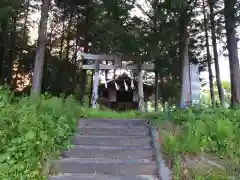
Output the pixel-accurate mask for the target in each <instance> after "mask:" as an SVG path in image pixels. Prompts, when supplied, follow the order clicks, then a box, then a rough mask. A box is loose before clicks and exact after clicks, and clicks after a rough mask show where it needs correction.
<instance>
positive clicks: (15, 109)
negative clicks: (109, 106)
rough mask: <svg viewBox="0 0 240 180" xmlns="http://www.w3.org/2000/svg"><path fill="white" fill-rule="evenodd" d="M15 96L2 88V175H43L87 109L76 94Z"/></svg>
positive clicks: (36, 177) (0, 92)
mask: <svg viewBox="0 0 240 180" xmlns="http://www.w3.org/2000/svg"><path fill="white" fill-rule="evenodd" d="M11 100H13V99H11V97H10V96H9V95H8V93H6V92H5V91H0V117H1V118H0V119H1V120H0V139H1V147H0V179H42V178H43V177H41V171H42V169H43V168H44V165H45V163H47V160H48V158H49V157H51V156H53V157H54V156H56V155H57V152H58V150H59V149H60V148H61V147H63V146H67V145H68V139H69V136H70V135H72V133H73V130H74V128H75V125H76V120H77V118H80V117H82V116H83V113H82V111H81V108H80V107H79V105H78V104H77V103H76V102H75V100H73V98H72V97H69V98H67V99H65V100H64V99H62V98H55V97H47V96H43V97H42V98H41V99H39V100H37V101H32V100H31V99H30V98H28V97H25V98H20V99H19V101H17V102H11Z"/></svg>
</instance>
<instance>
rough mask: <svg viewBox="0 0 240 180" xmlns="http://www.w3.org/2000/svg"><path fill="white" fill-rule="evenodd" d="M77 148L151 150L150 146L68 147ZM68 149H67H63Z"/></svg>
mask: <svg viewBox="0 0 240 180" xmlns="http://www.w3.org/2000/svg"><path fill="white" fill-rule="evenodd" d="M72 148H78V149H81V148H82V149H89V150H91V149H93V150H95V149H99V150H151V151H152V150H153V148H152V147H151V146H104V145H101V146H91V145H71V146H70V149H72ZM65 150H68V149H65Z"/></svg>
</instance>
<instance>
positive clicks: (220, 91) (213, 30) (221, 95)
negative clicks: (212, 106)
mask: <svg viewBox="0 0 240 180" xmlns="http://www.w3.org/2000/svg"><path fill="white" fill-rule="evenodd" d="M208 6H209V8H210V22H211V35H212V48H213V55H214V64H215V71H216V81H217V87H218V94H219V99H220V104H221V106H222V107H224V106H225V100H224V91H223V87H222V81H221V75H220V69H219V60H218V52H217V38H216V28H215V21H214V17H215V15H214V9H213V7H214V0H208Z"/></svg>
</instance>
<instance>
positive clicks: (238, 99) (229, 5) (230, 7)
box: [224, 0, 240, 107]
mask: <svg viewBox="0 0 240 180" xmlns="http://www.w3.org/2000/svg"><path fill="white" fill-rule="evenodd" d="M236 3H237V0H224V16H225V28H226V33H227V34H226V35H227V49H228V54H229V67H230V78H231V94H232V97H231V104H232V106H233V107H236V106H239V105H240V83H239V79H240V69H239V58H238V49H237V36H236V29H235V26H236V9H235V5H236Z"/></svg>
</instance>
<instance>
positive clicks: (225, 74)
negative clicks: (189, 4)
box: [31, 0, 240, 81]
mask: <svg viewBox="0 0 240 180" xmlns="http://www.w3.org/2000/svg"><path fill="white" fill-rule="evenodd" d="M143 1H144V0H139V4H143V7H144V9H146V8H147V6H146V5H144V3H143ZM131 14H132V15H136V16H139V17H142V16H143V14H142V12H141V10H139V9H138V8H135V9H134V10H133V11H132V12H131ZM31 19H32V20H33V21H34V22H35V23H33V25H32V27H31V35H32V38H31V39H32V40H36V39H37V34H38V22H39V19H40V13H34V14H32V15H31ZM237 31H238V32H240V28H238V29H237ZM220 47H221V44H218V52H219V53H218V54H219V66H220V74H221V79H222V80H225V81H230V73H229V62H228V60H227V59H225V57H224V56H223V55H221V54H222V53H221V51H222V50H221V48H220ZM239 47H240V43H239ZM238 57H240V50H239V51H238ZM212 70H213V74H214V75H215V67H214V65H212ZM200 76H201V78H204V79H205V80H206V81H208V72H203V73H201V75H200Z"/></svg>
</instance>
